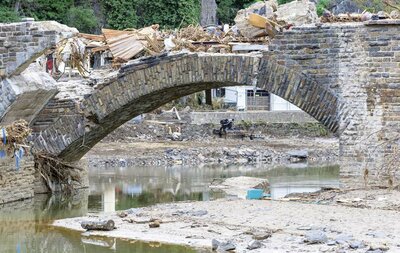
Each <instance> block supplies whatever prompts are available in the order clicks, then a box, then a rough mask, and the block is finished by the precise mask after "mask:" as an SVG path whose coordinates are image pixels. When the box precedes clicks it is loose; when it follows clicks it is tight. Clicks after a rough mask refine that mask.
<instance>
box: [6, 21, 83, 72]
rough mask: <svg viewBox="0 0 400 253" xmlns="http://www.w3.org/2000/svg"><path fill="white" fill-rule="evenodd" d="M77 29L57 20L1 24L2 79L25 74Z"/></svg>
mask: <svg viewBox="0 0 400 253" xmlns="http://www.w3.org/2000/svg"><path fill="white" fill-rule="evenodd" d="M77 32H78V31H77V30H76V29H74V28H69V27H67V26H65V25H61V24H59V23H57V22H54V21H42V22H33V21H31V20H27V22H20V23H10V24H4V23H0V78H1V79H3V78H5V77H9V76H11V75H15V74H19V73H21V72H22V71H23V70H24V69H25V68H26V67H27V66H28V65H29V64H30V63H32V62H33V61H34V60H35V59H36V58H37V57H38V56H40V55H41V54H43V52H44V50H46V49H48V48H50V47H52V46H55V45H56V43H57V42H58V41H60V39H62V38H65V37H69V36H71V35H73V34H75V33H77Z"/></svg>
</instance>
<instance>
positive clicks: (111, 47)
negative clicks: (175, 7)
mask: <svg viewBox="0 0 400 253" xmlns="http://www.w3.org/2000/svg"><path fill="white" fill-rule="evenodd" d="M78 36H79V38H80V39H81V41H83V42H84V43H85V44H86V47H87V48H88V49H90V53H91V54H96V53H104V52H107V51H109V52H110V53H111V56H112V65H113V67H116V68H117V67H119V66H120V65H121V64H122V63H125V62H127V61H129V60H131V59H135V58H140V57H143V56H154V55H159V54H161V53H163V52H166V51H181V50H188V51H191V52H214V53H217V52H218V53H231V52H232V51H233V50H232V48H233V46H234V45H236V44H240V43H261V44H267V43H268V38H266V37H263V38H259V39H249V38H246V37H244V36H241V35H240V34H239V33H238V31H237V30H235V28H234V27H229V26H224V27H208V28H205V29H204V28H203V27H200V26H194V25H190V26H188V27H185V28H182V29H180V30H174V31H171V30H170V31H161V30H160V29H159V26H158V25H152V26H149V27H145V28H142V29H139V30H136V29H129V30H124V31H118V30H111V29H103V30H102V35H92V34H83V33H81V34H79V35H78Z"/></svg>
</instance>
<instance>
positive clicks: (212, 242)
mask: <svg viewBox="0 0 400 253" xmlns="http://www.w3.org/2000/svg"><path fill="white" fill-rule="evenodd" d="M220 244H221V243H220V242H219V241H218V240H216V239H212V241H211V249H212V250H216V249H217V248H218V246H219V245H220Z"/></svg>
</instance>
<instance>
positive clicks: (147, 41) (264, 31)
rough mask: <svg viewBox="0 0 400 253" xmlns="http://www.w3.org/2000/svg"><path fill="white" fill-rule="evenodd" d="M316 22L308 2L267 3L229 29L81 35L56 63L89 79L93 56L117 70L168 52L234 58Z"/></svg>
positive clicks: (109, 31)
mask: <svg viewBox="0 0 400 253" xmlns="http://www.w3.org/2000/svg"><path fill="white" fill-rule="evenodd" d="M316 21H317V14H316V10H315V4H314V3H311V2H309V1H307V0H306V1H301V2H297V1H296V2H294V3H288V4H283V5H279V6H278V3H277V2H276V0H269V1H264V2H257V3H254V4H252V5H251V6H249V7H248V8H246V9H243V10H240V11H239V12H238V13H237V16H236V18H235V25H234V26H229V25H228V24H225V25H221V26H210V27H204V28H203V27H201V26H195V25H191V26H188V27H185V28H181V29H179V30H160V27H159V25H157V24H155V25H152V26H149V27H145V28H142V29H126V30H123V31H119V30H112V29H103V30H102V34H100V35H94V34H85V33H80V34H78V36H77V37H76V38H72V39H69V40H68V41H63V42H61V43H60V44H59V46H58V47H57V49H56V52H57V57H56V58H57V62H58V64H61V65H63V64H62V62H64V63H65V65H69V66H71V67H73V68H77V69H78V71H79V73H80V74H81V75H83V76H85V75H86V74H87V73H88V69H89V68H90V66H88V65H90V64H85V63H84V62H85V61H86V62H88V60H87V58H88V57H93V55H95V54H101V55H103V58H104V57H105V58H106V59H107V60H109V61H111V63H112V66H113V67H114V68H118V67H120V66H121V64H123V63H125V62H127V61H129V60H131V59H136V58H140V57H143V56H155V55H159V54H161V53H164V52H169V51H181V50H188V51H191V52H212V53H232V52H249V51H254V50H257V51H259V50H267V48H268V47H267V45H268V43H269V41H270V39H271V38H273V37H274V36H275V34H276V33H279V32H282V31H283V30H284V29H289V28H290V27H291V26H293V25H295V26H297V25H302V24H308V23H314V22H316ZM82 48H84V49H83V50H82ZM66 58H68V59H66ZM85 59H86V60H85ZM89 62H90V60H89ZM60 71H61V72H62V70H60Z"/></svg>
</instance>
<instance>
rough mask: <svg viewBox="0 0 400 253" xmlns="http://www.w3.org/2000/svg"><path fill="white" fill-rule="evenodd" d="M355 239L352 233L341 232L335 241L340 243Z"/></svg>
mask: <svg viewBox="0 0 400 253" xmlns="http://www.w3.org/2000/svg"><path fill="white" fill-rule="evenodd" d="M352 239H353V236H352V235H346V234H340V235H338V236H336V238H335V241H336V243H338V244H344V243H347V242H350V241H351V240H352Z"/></svg>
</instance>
